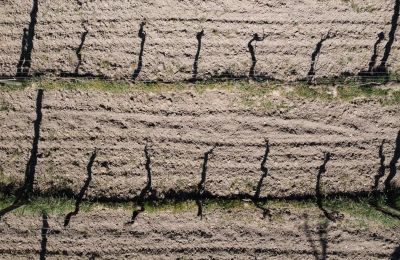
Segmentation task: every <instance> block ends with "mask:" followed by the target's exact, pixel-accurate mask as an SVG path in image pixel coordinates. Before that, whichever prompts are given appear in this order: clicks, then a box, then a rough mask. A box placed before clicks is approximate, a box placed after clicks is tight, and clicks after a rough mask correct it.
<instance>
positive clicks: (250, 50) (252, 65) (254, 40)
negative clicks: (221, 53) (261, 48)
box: [247, 33, 265, 80]
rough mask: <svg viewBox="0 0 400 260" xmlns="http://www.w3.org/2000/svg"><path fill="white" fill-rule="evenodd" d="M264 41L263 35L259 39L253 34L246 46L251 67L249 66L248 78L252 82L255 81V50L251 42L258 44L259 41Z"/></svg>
mask: <svg viewBox="0 0 400 260" xmlns="http://www.w3.org/2000/svg"><path fill="white" fill-rule="evenodd" d="M264 39H265V36H264V35H263V36H262V37H260V36H259V35H258V34H257V33H255V34H254V35H253V38H251V40H250V41H249V43H248V44H247V47H248V49H249V52H250V55H251V66H250V71H249V77H250V78H251V79H253V80H255V79H256V75H255V68H256V64H257V57H256V50H255V46H253V42H260V41H263V40H264Z"/></svg>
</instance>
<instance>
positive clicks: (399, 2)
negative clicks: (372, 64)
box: [377, 0, 400, 74]
mask: <svg viewBox="0 0 400 260" xmlns="http://www.w3.org/2000/svg"><path fill="white" fill-rule="evenodd" d="M395 1H396V2H395V5H394V8H393V16H392V21H391V28H390V31H389V39H388V42H387V43H386V46H385V52H384V53H383V57H382V60H381V64H380V65H379V67H378V68H377V71H378V72H381V73H385V74H387V68H386V65H387V64H386V63H387V61H388V59H389V57H390V53H391V51H392V46H393V43H394V41H395V38H396V30H397V26H398V21H399V14H400V0H395Z"/></svg>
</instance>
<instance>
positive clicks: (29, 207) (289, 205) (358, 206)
mask: <svg viewBox="0 0 400 260" xmlns="http://www.w3.org/2000/svg"><path fill="white" fill-rule="evenodd" d="M399 194H400V193H397V195H396V198H395V201H396V206H397V209H399V208H400V195H399ZM14 200H15V198H14V197H13V196H5V195H4V194H3V195H0V209H2V208H6V207H7V206H9V205H11V204H12V203H13V201H14ZM386 201H387V200H386V198H385V197H380V198H379V199H378V200H377V201H376V202H377V203H378V205H380V207H387V208H389V207H388V205H387V203H386ZM323 204H324V207H326V209H328V210H332V211H337V212H340V213H343V214H346V215H349V216H351V217H352V218H353V220H352V221H356V222H359V223H368V222H374V223H377V224H382V225H385V226H390V227H400V220H399V219H398V218H394V217H392V216H390V215H388V214H385V213H383V212H382V211H380V210H378V209H376V207H374V206H373V203H372V202H371V199H370V198H367V197H362V198H358V199H352V198H346V197H337V198H327V199H325V200H324V201H323ZM203 205H204V209H205V211H206V212H207V211H208V212H210V211H213V210H217V209H220V210H233V209H238V210H241V209H244V210H252V211H253V210H256V208H255V205H254V204H253V203H252V202H251V201H249V200H247V201H245V200H239V199H234V200H228V199H211V200H205V201H204V204H203ZM263 205H264V206H265V207H268V208H270V209H283V208H284V209H289V210H294V211H300V212H301V211H304V212H306V211H308V210H311V211H315V212H319V209H318V207H317V204H316V200H314V199H307V200H289V201H288V200H282V199H273V200H268V201H266V202H265V203H263ZM74 207H75V200H73V199H68V198H51V197H45V198H44V197H37V198H34V199H33V200H32V201H31V202H30V203H28V204H26V205H24V206H21V207H20V208H18V209H16V210H15V211H13V214H15V215H17V216H21V215H25V216H32V215H34V216H39V215H40V214H41V213H42V212H47V214H50V215H64V214H67V213H68V212H70V211H73V210H74ZM133 208H134V205H133V203H130V202H124V203H98V202H88V201H84V202H82V204H81V212H83V213H88V212H91V211H94V210H96V209H110V210H123V211H129V212H130V211H132V210H133ZM389 209H390V210H391V211H393V212H395V213H400V211H398V210H397V209H391V208H389ZM145 210H146V212H147V213H150V214H158V213H160V212H171V213H182V212H189V211H191V212H196V211H197V206H196V203H195V201H193V200H185V201H148V202H146V203H145Z"/></svg>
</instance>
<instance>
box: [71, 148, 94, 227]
mask: <svg viewBox="0 0 400 260" xmlns="http://www.w3.org/2000/svg"><path fill="white" fill-rule="evenodd" d="M96 156H97V150H96V149H95V150H94V151H93V153H92V155H91V156H90V159H89V163H88V165H87V168H86V169H87V175H88V176H87V178H86V181H85V183H84V185H83V187H82V188H81V191H80V192H79V194H78V196H77V198H76V201H75V210H74V211H72V212H70V213H68V214H67V215H66V216H65V219H64V227H67V226H68V225H69V222H70V221H71V218H72V217H73V216H76V215H77V214H78V213H79V209H80V205H81V203H82V200H83V196H84V195H85V193H86V191H87V189H88V188H89V185H90V182H91V181H92V167H93V163H94V160H95V159H96Z"/></svg>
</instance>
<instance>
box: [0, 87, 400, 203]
mask: <svg viewBox="0 0 400 260" xmlns="http://www.w3.org/2000/svg"><path fill="white" fill-rule="evenodd" d="M244 96H245V94H243V93H239V92H228V91H222V90H221V91H220V90H213V91H205V92H202V93H199V92H195V91H184V92H164V93H148V92H134V91H132V92H126V93H107V92H97V91H77V90H70V91H68V90H52V91H45V92H44V97H43V105H42V108H41V112H42V114H43V119H42V122H41V126H40V138H39V151H38V162H37V166H36V176H35V183H34V189H35V191H37V192H38V193H51V194H54V193H57V192H66V193H70V194H77V193H78V192H79V190H80V189H81V187H82V186H83V185H84V181H85V180H86V178H87V169H86V167H87V164H88V162H89V157H90V153H91V152H92V151H93V150H94V149H95V148H98V149H99V151H98V156H97V158H96V159H95V162H94V165H93V169H92V170H93V178H92V181H91V182H90V185H89V189H88V190H87V191H86V196H87V198H90V199H104V200H109V201H117V200H122V201H127V200H131V199H133V198H134V197H137V196H138V195H139V193H140V191H141V190H142V189H143V188H144V187H145V185H146V181H147V177H146V176H147V172H146V169H145V161H146V159H145V154H144V148H145V145H146V144H148V147H149V155H150V160H151V162H150V167H151V174H152V188H153V192H154V194H153V195H155V196H157V197H163V196H169V195H170V196H175V197H179V196H182V194H188V193H189V194H190V193H195V192H197V190H198V184H199V182H200V179H201V171H202V165H203V157H204V154H205V153H206V152H207V151H209V150H210V149H211V148H212V147H214V146H216V145H217V147H216V148H215V149H214V152H213V154H211V156H210V157H209V160H208V163H207V166H208V167H207V169H206V180H205V190H206V192H207V193H209V194H211V195H213V196H218V197H230V196H246V195H248V196H253V195H254V193H255V191H256V187H257V185H258V182H259V180H260V176H261V174H262V172H261V170H260V165H261V162H262V160H263V156H264V154H265V140H266V139H269V142H270V153H269V155H268V158H267V161H266V166H267V168H268V170H269V173H268V176H267V178H265V180H264V181H263V186H261V187H262V188H261V197H265V196H272V197H291V196H309V195H311V196H313V195H314V194H315V189H316V179H317V174H318V172H319V167H320V165H321V164H322V163H323V158H324V153H327V152H330V153H331V154H332V156H331V160H330V161H328V163H327V166H326V170H327V172H326V173H324V174H323V175H322V177H321V191H322V193H323V194H340V193H345V194H346V193H351V194H357V193H364V192H370V191H371V190H372V187H373V184H374V177H375V176H376V175H377V174H378V170H379V168H380V156H379V147H380V145H381V143H382V140H384V139H385V140H386V141H385V143H384V146H383V154H384V155H385V157H386V159H385V166H386V167H387V166H388V164H389V162H390V160H391V159H392V158H393V156H394V148H395V140H396V136H397V134H398V131H399V130H400V120H399V118H400V110H399V109H398V106H382V105H381V104H380V103H379V102H378V101H377V100H376V99H365V98H364V99H357V100H355V101H353V102H339V101H331V102H323V101H310V100H301V99H296V98H290V99H289V98H285V97H279V96H275V97H274V96H270V97H268V99H267V100H266V101H268V102H273V103H274V104H277V107H278V108H263V107H258V106H256V105H254V106H253V105H251V106H250V105H248V104H247V103H246V102H244V100H245V101H246V100H247V99H246V97H244ZM36 97H37V91H36V90H33V89H31V90H24V91H15V92H6V91H4V92H1V99H2V100H3V101H4V102H3V109H1V111H0V122H1V124H0V162H1V163H0V170H1V171H0V173H1V175H0V176H1V183H2V185H3V187H6V186H8V187H10V185H9V184H16V185H14V186H18V185H20V184H21V183H23V181H24V174H25V168H26V166H27V163H28V158H29V156H30V150H31V149H32V140H33V133H34V131H33V129H34V128H33V127H34V120H35V119H36V113H35V109H36ZM260 100H261V101H262V99H260ZM261 101H260V102H261ZM264 101H265V100H264ZM279 104H281V105H282V104H285V106H281V105H279ZM397 167H398V166H397ZM387 172H388V170H387ZM387 172H386V175H387ZM385 178H386V176H385V177H384V178H382V179H381V180H380V183H381V184H382V182H383V181H384V179H385ZM398 182H399V177H398V176H396V178H395V179H394V183H398ZM11 186H12V185H11ZM171 194H172V195H171Z"/></svg>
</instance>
